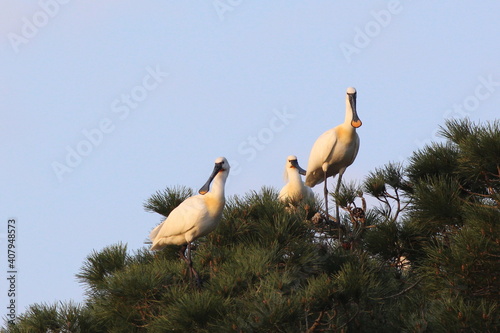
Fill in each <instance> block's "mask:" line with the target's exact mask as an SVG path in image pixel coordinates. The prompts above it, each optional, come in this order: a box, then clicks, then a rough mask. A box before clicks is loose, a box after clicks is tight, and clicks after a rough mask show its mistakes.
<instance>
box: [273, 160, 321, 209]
mask: <svg viewBox="0 0 500 333" xmlns="http://www.w3.org/2000/svg"><path fill="white" fill-rule="evenodd" d="M305 174H306V170H304V169H302V168H301V167H300V165H299V162H298V160H297V156H295V155H290V156H288V157H287V159H286V164H285V181H288V182H287V183H286V185H285V186H283V188H282V189H281V191H280V193H279V196H278V199H279V200H280V201H282V202H289V203H291V204H292V205H297V204H298V203H299V202H300V201H301V200H303V199H310V198H313V197H314V194H313V191H312V190H311V189H310V188H309V187H307V186H305V185H304V182H303V181H302V177H301V176H300V175H305Z"/></svg>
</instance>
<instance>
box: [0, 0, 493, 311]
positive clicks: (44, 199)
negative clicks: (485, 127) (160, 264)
mask: <svg viewBox="0 0 500 333" xmlns="http://www.w3.org/2000/svg"><path fill="white" fill-rule="evenodd" d="M0 3H1V7H0V57H1V59H0V112H1V113H0V114H1V119H0V142H1V144H0V156H1V172H0V213H1V214H0V216H1V219H2V223H1V227H0V228H1V229H0V241H1V244H0V246H1V247H0V268H1V272H2V273H1V274H0V276H5V275H6V271H7V255H6V252H7V250H6V239H7V238H6V233H7V227H6V225H7V220H8V219H9V218H15V219H16V220H17V227H18V229H17V269H18V276H17V278H18V281H17V292H18V296H17V303H18V312H22V311H24V309H25V307H26V306H28V305H29V304H33V303H37V302H48V303H52V302H55V301H59V300H63V301H68V300H74V301H77V302H79V301H82V300H83V299H84V294H83V288H82V286H81V285H79V284H78V282H77V280H76V278H75V274H76V273H78V272H79V269H80V267H81V265H82V263H83V261H84V259H85V257H86V256H87V255H88V254H90V253H91V251H92V250H100V249H102V248H103V247H105V246H108V245H111V244H116V243H118V242H122V243H126V244H128V247H129V249H130V250H137V249H139V248H141V247H143V246H145V245H144V244H143V242H144V240H145V239H146V237H147V235H148V233H149V231H150V230H151V229H152V228H153V227H154V226H155V225H156V224H157V223H159V222H160V221H161V218H160V216H159V215H155V214H152V213H147V212H145V211H144V209H143V202H144V201H145V200H146V199H147V198H148V197H149V196H150V195H151V194H153V193H154V192H155V191H157V190H161V189H164V188H165V187H167V186H174V185H185V186H188V187H191V188H193V189H195V190H198V189H199V188H200V187H201V186H202V185H203V183H204V182H205V181H206V179H207V178H208V176H209V174H210V172H211V171H212V168H213V162H214V160H215V158H216V157H218V156H225V157H227V158H228V159H229V161H230V163H231V165H232V169H231V174H230V178H229V179H228V182H227V184H226V190H227V192H226V193H227V194H228V195H243V194H245V193H247V192H249V191H251V190H257V191H258V190H260V188H261V187H262V186H271V187H274V188H276V189H277V190H279V189H280V188H281V187H282V186H283V185H284V184H283V177H282V176H283V168H284V165H285V159H286V157H287V156H288V155H290V154H294V155H297V156H298V159H299V163H300V164H301V165H302V166H303V167H304V168H305V167H306V166H307V159H308V156H309V151H310V149H311V147H312V145H313V143H314V141H315V140H316V138H317V137H318V136H319V135H320V134H322V133H323V132H324V131H326V130H327V129H329V128H331V127H334V126H336V125H338V124H340V123H341V122H343V120H344V114H345V91H346V88H347V87H349V86H354V87H356V89H357V90H358V101H357V108H358V113H359V116H360V118H361V120H362V121H363V126H362V127H360V128H359V129H358V133H359V136H360V138H361V147H360V150H359V154H358V157H357V159H356V161H355V162H354V164H353V165H352V166H351V167H349V168H348V169H347V172H346V174H345V179H346V180H358V181H361V180H363V179H364V177H366V176H367V174H368V173H369V172H370V171H372V170H374V169H375V168H376V167H380V166H382V165H384V164H385V163H387V162H389V161H396V162H403V161H405V160H406V159H407V158H408V157H409V156H411V154H412V152H413V151H415V150H416V149H419V148H421V147H422V146H423V145H424V144H425V143H428V142H430V141H431V140H436V139H437V137H436V132H437V130H438V128H439V125H442V124H443V123H444V120H445V119H450V118H463V117H470V118H471V119H472V120H474V121H491V120H494V119H495V118H498V115H499V108H498V105H499V104H500V39H499V36H500V21H499V19H498V18H499V14H500V2H495V1H484V2H480V3H479V2H477V1H452V0H448V1H439V2H436V1H433V2H429V1H427V2H422V1H409V0H406V1H405V0H401V1H389V2H386V1H342V2H341V1H307V2H306V1H244V0H220V1H219V0H217V1H213V0H205V1H128V0H121V1H111V0H108V1H77V0H73V1H71V0H64V1H63V0H58V1H57V0H41V1H27V0H25V1H13V0H0ZM332 184H333V183H332ZM314 190H315V192H317V193H321V188H320V187H318V188H315V189H314ZM2 279H5V278H2ZM0 286H1V290H0V308H1V309H2V310H0V314H1V315H2V316H3V314H4V313H5V311H6V310H5V307H6V305H7V301H8V298H7V292H6V290H5V288H4V287H5V286H6V283H5V281H4V282H2V283H0Z"/></svg>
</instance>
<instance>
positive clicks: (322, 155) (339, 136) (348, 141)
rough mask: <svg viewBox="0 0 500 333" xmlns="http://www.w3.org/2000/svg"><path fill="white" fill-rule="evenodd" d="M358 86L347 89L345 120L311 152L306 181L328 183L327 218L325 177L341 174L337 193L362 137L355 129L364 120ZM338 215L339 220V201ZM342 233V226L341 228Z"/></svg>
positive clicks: (318, 140)
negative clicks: (357, 108)
mask: <svg viewBox="0 0 500 333" xmlns="http://www.w3.org/2000/svg"><path fill="white" fill-rule="evenodd" d="M356 95H357V92H356V89H354V88H352V87H349V88H347V95H346V110H345V120H344V122H343V123H342V124H340V125H338V126H336V127H334V128H332V129H329V130H328V131H326V132H325V133H323V134H322V135H321V136H320V137H319V138H318V139H317V140H316V142H315V143H314V145H313V147H312V149H311V153H310V155H309V162H308V165H307V172H306V181H305V184H306V185H307V186H309V187H313V186H315V185H316V184H319V183H321V182H325V185H324V193H325V209H326V216H327V219H328V216H329V215H328V189H327V186H326V185H327V183H326V179H327V178H328V177H335V176H336V175H337V174H338V180H337V187H336V190H335V193H336V194H338V191H339V188H340V183H341V180H342V175H343V174H344V172H345V170H346V168H347V167H348V166H349V165H351V164H352V163H353V162H354V160H355V159H356V156H357V154H358V150H359V136H358V133H356V128H358V127H360V126H361V124H362V123H361V120H360V119H359V117H358V113H357V111H356ZM336 206H337V208H336V218H337V222H340V221H339V207H338V202H337V205H336ZM339 234H340V229H339Z"/></svg>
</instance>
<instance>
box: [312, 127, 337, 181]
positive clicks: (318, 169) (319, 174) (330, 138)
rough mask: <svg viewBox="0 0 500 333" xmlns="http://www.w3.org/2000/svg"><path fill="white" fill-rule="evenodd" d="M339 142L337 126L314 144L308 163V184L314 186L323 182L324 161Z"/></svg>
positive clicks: (322, 135)
mask: <svg viewBox="0 0 500 333" xmlns="http://www.w3.org/2000/svg"><path fill="white" fill-rule="evenodd" d="M336 144H337V135H336V132H335V128H332V129H329V130H328V131H326V132H325V133H323V134H321V135H320V137H319V138H318V139H317V140H316V142H314V145H313V147H312V149H311V153H310V154H309V162H308V163H307V172H306V185H307V186H314V185H316V184H318V183H321V182H322V181H323V179H324V173H323V169H322V166H323V163H325V162H326V161H328V159H329V158H330V156H331V154H332V152H333V150H334V149H335V145H336Z"/></svg>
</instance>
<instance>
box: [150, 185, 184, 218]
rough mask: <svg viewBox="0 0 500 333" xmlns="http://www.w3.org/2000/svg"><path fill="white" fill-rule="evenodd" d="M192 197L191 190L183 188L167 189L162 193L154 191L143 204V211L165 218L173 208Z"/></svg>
mask: <svg viewBox="0 0 500 333" xmlns="http://www.w3.org/2000/svg"><path fill="white" fill-rule="evenodd" d="M192 195H193V190H192V189H190V188H187V187H185V186H176V187H167V188H166V189H165V190H163V191H156V193H155V194H153V195H152V196H151V197H150V198H149V199H148V200H146V201H145V202H144V209H145V210H146V211H148V212H154V213H158V214H160V215H163V216H164V217H167V216H168V215H169V214H170V212H171V211H173V210H174V208H175V207H177V206H179V205H180V204H181V202H183V201H184V200H186V199H187V198H189V197H190V196H192Z"/></svg>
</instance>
